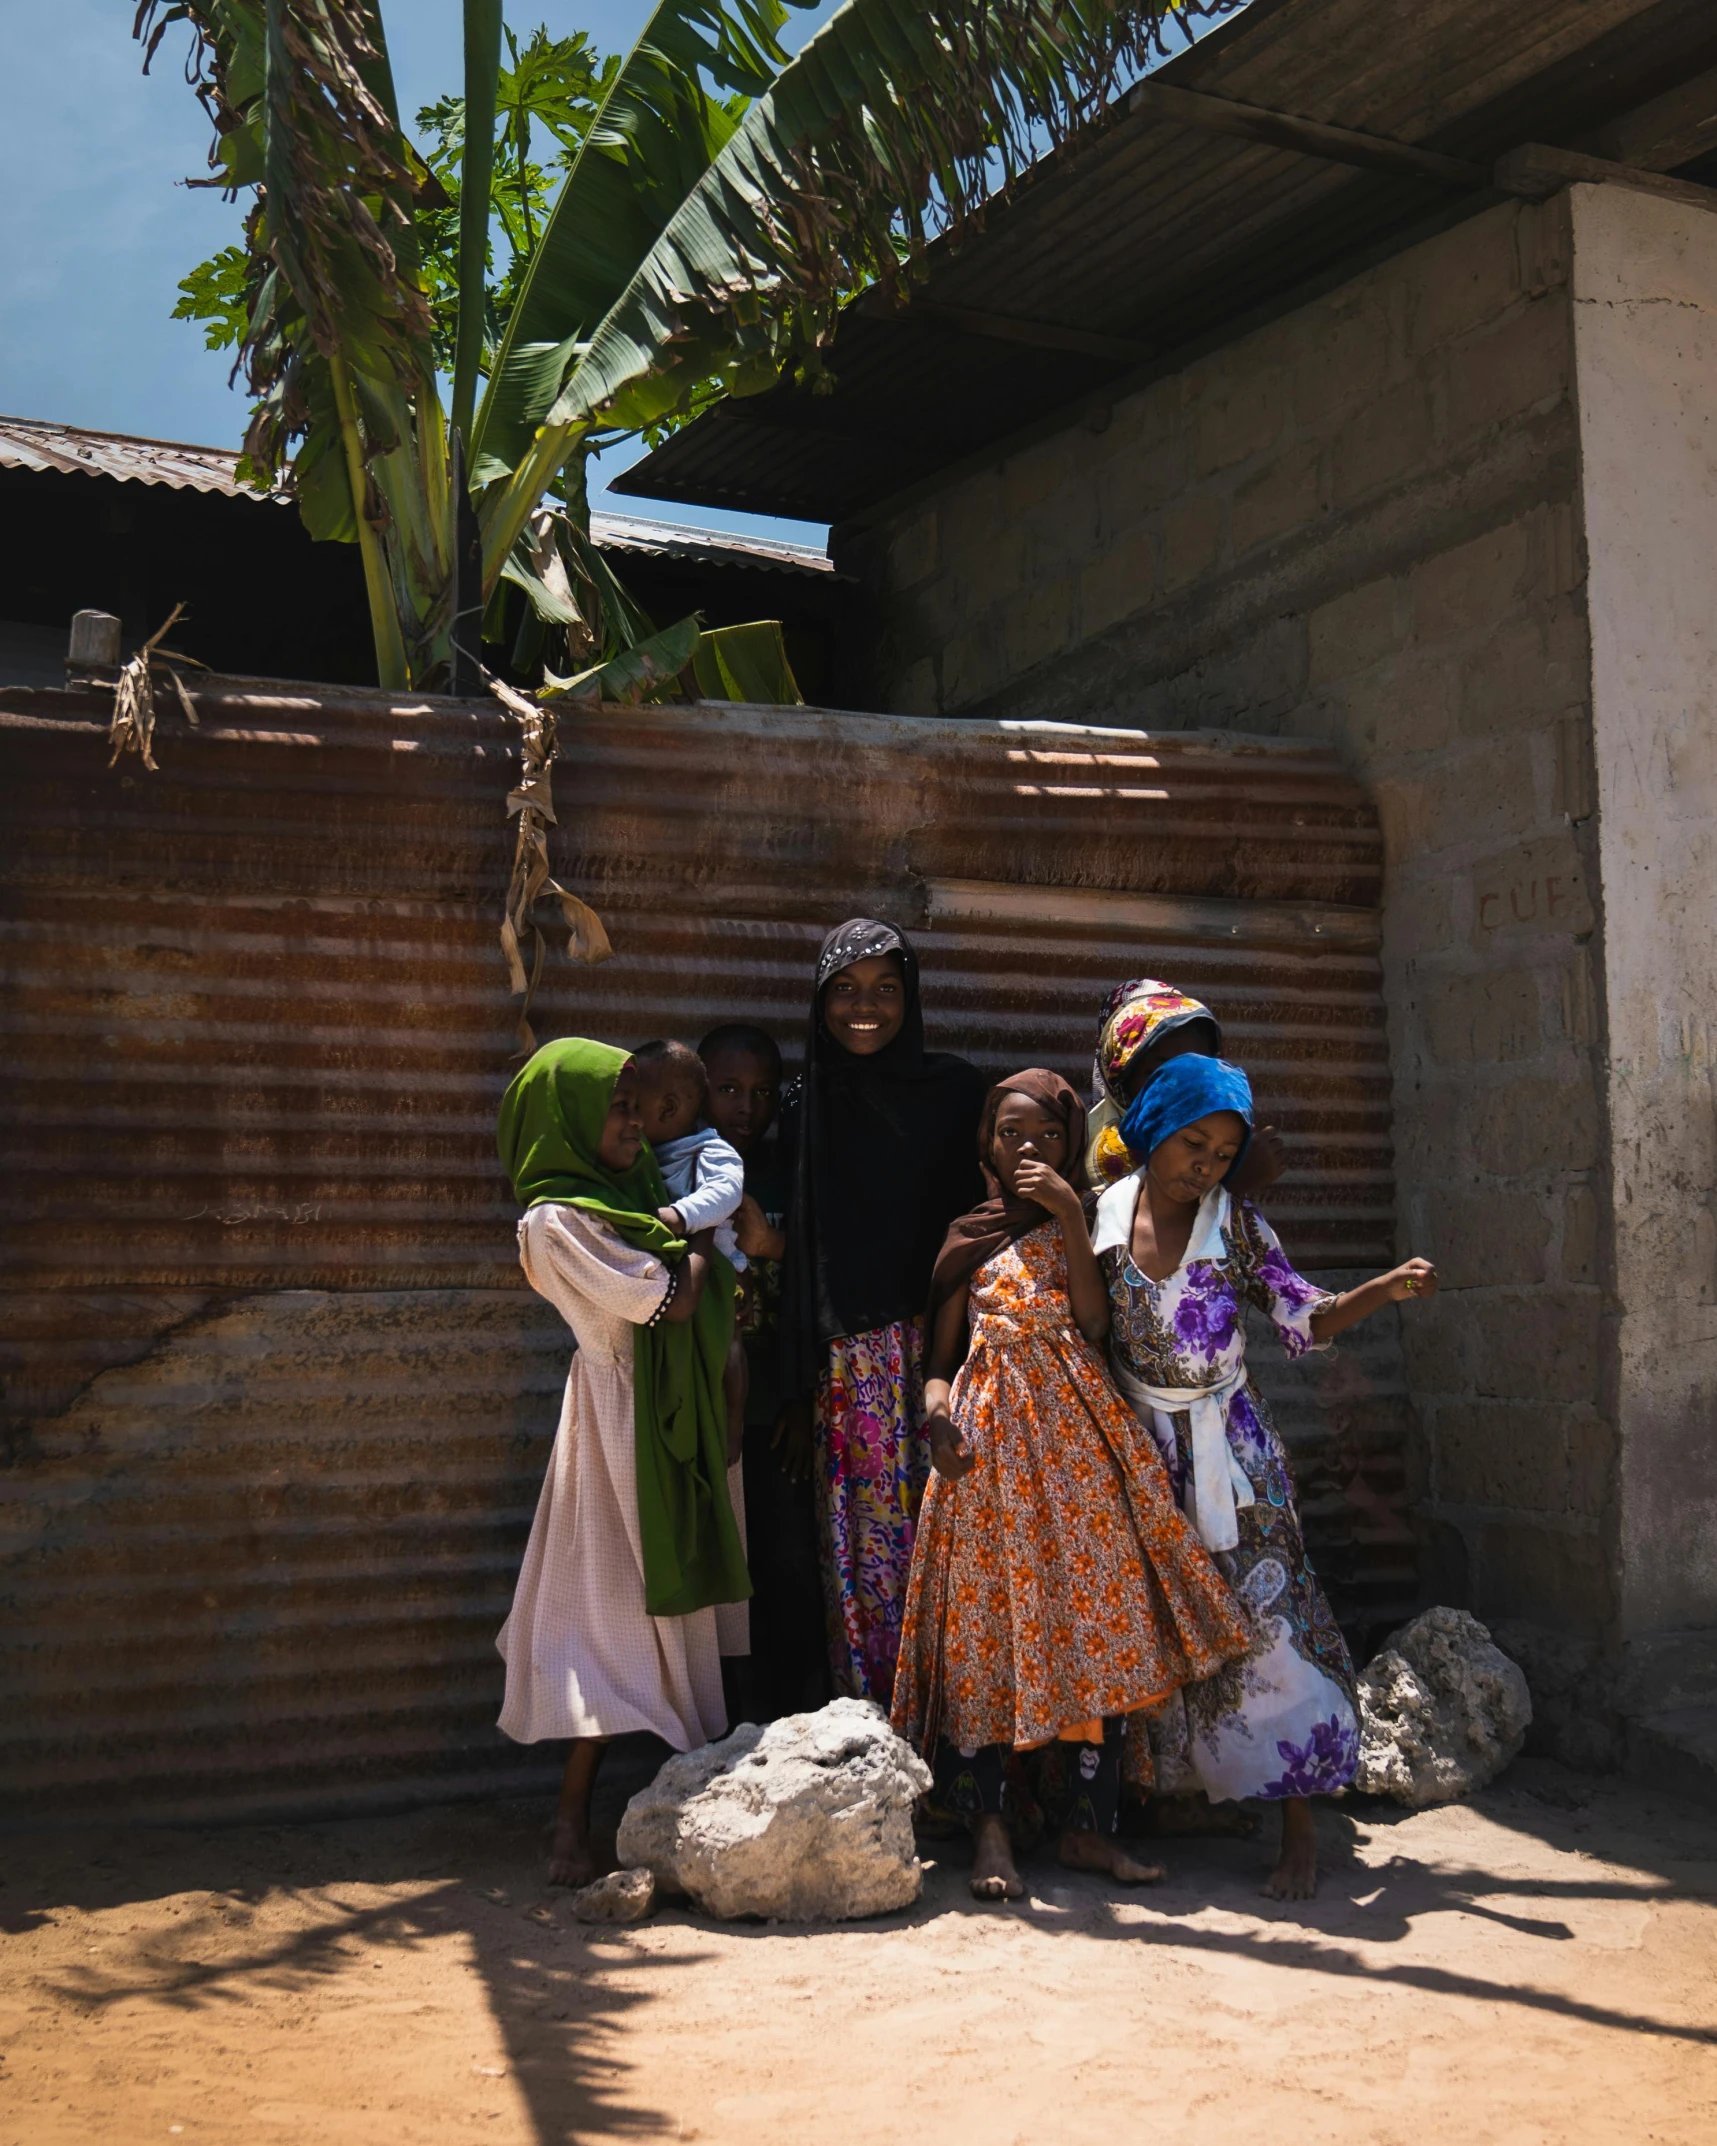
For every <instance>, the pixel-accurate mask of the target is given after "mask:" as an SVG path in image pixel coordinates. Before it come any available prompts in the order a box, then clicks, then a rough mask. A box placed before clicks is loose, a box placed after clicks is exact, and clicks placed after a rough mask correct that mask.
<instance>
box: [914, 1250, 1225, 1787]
mask: <svg viewBox="0 0 1717 2146" xmlns="http://www.w3.org/2000/svg"><path fill="white" fill-rule="evenodd" d="M968 1312H969V1318H970V1325H971V1345H970V1349H969V1351H968V1354H967V1357H966V1361H965V1364H964V1366H963V1367H962V1369H961V1371H960V1375H959V1377H958V1378H957V1379H956V1380H955V1382H954V1391H953V1401H952V1412H953V1416H954V1421H955V1422H956V1423H957V1424H958V1426H959V1428H960V1431H961V1434H962V1436H963V1437H964V1438H965V1441H966V1443H967V1445H968V1446H969V1447H971V1449H972V1450H973V1451H974V1452H975V1454H976V1455H977V1462H978V1464H977V1466H976V1467H975V1468H974V1469H973V1470H972V1471H971V1473H970V1474H968V1475H965V1476H962V1477H961V1478H960V1479H959V1480H958V1481H950V1480H947V1479H945V1478H944V1477H942V1476H935V1475H933V1476H932V1477H931V1479H930V1487H929V1490H928V1491H927V1493H926V1495H925V1499H924V1510H923V1513H922V1516H921V1518H920V1521H919V1529H918V1546H917V1550H916V1552H915V1554H914V1557H913V1563H912V1589H911V1594H910V1597H909V1600H908V1606H907V1612H906V1629H905V1635H904V1638H903V1640H902V1643H901V1650H900V1669H899V1674H898V1676H897V1679H896V1682H895V1691H894V1725H895V1727H896V1728H897V1729H898V1730H899V1731H900V1733H901V1734H902V1735H903V1736H906V1737H908V1738H909V1739H910V1740H911V1741H912V1742H914V1743H915V1744H917V1745H918V1747H919V1748H920V1749H921V1750H922V1751H923V1752H924V1753H925V1755H926V1756H927V1757H931V1756H932V1755H933V1753H934V1750H935V1747H936V1743H937V1739H938V1737H945V1738H946V1739H947V1740H948V1741H949V1742H950V1743H952V1744H953V1745H954V1746H955V1747H956V1748H957V1749H959V1750H961V1751H972V1750H974V1749H976V1748H978V1747H980V1746H983V1745H988V1744H1001V1745H1004V1746H1011V1747H1012V1748H1014V1749H1016V1750H1029V1749H1032V1748H1034V1747H1036V1746H1039V1745H1042V1744H1046V1743H1049V1742H1051V1741H1052V1740H1054V1739H1056V1738H1057V1737H1062V1736H1066V1735H1070V1734H1074V1733H1084V1734H1088V1735H1091V1736H1092V1737H1093V1738H1100V1737H1101V1734H1102V1731H1101V1728H1100V1727H1098V1726H1097V1724H1099V1723H1100V1722H1101V1721H1102V1719H1103V1717H1104V1716H1106V1715H1107V1716H1113V1715H1116V1714H1125V1713H1131V1712H1134V1711H1135V1710H1137V1709H1139V1708H1142V1707H1147V1706H1151V1705H1154V1704H1157V1703H1159V1702H1160V1701H1162V1700H1163V1699H1165V1698H1167V1697H1168V1696H1169V1695H1170V1694H1171V1693H1172V1692H1174V1691H1176V1690H1178V1688H1179V1687H1180V1686H1181V1685H1183V1684H1185V1683H1188V1682H1190V1681H1192V1680H1194V1679H1197V1678H1205V1677H1209V1676H1211V1675H1213V1674H1214V1673H1215V1672H1216V1671H1217V1670H1219V1669H1220V1668H1221V1666H1222V1665H1223V1663H1224V1662H1226V1661H1232V1660H1235V1659H1237V1658H1238V1657H1239V1656H1240V1655H1241V1654H1243V1653H1244V1652H1245V1651H1246V1650H1247V1648H1248V1647H1249V1646H1250V1644H1251V1642H1252V1632H1251V1628H1250V1625H1249V1623H1248V1621H1247V1620H1246V1619H1245V1617H1244V1616H1243V1615H1242V1614H1241V1613H1240V1612H1239V1610H1238V1609H1237V1607H1236V1605H1235V1603H1234V1601H1233V1599H1232V1597H1231V1596H1230V1594H1229V1592H1228V1589H1227V1588H1226V1586H1225V1585H1224V1584H1223V1582H1222V1579H1221V1577H1220V1576H1219V1574H1218V1572H1217V1570H1216V1567H1215V1565H1214V1564H1213V1563H1212V1561H1211V1559H1210V1558H1209V1557H1208V1556H1207V1555H1206V1553H1205V1551H1204V1549H1203V1547H1202V1546H1201V1545H1200V1544H1199V1542H1198V1541H1197V1540H1196V1538H1195V1537H1194V1535H1193V1533H1192V1531H1191V1529H1190V1528H1189V1527H1188V1526H1187V1524H1186V1522H1185V1521H1184V1520H1183V1519H1182V1517H1181V1515H1180V1513H1179V1512H1178V1511H1177V1510H1176V1507H1175V1503H1174V1499H1173V1495H1172V1493H1171V1491H1170V1488H1169V1480H1168V1476H1167V1473H1166V1471H1165V1469H1164V1467H1163V1465H1162V1462H1161V1460H1160V1459H1159V1458H1158V1456H1157V1451H1156V1448H1155V1446H1154V1445H1153V1443H1152V1442H1151V1439H1150V1437H1149V1435H1148V1434H1147V1432H1146V1431H1145V1430H1144V1428H1143V1427H1142V1426H1141V1425H1140V1424H1139V1422H1138V1421H1137V1420H1136V1418H1135V1417H1134V1416H1133V1415H1132V1413H1131V1411H1130V1410H1129V1409H1128V1408H1127V1406H1126V1404H1125V1403H1124V1402H1123V1401H1122V1400H1121V1399H1120V1397H1119V1396H1118V1395H1117V1394H1116V1392H1115V1390H1114V1388H1113V1386H1111V1384H1110V1383H1109V1379H1108V1375H1107V1373H1106V1371H1105V1368H1104V1364H1103V1358H1102V1355H1101V1354H1100V1352H1099V1351H1098V1350H1097V1349H1096V1348H1094V1347H1093V1346H1092V1345H1091V1343H1090V1342H1088V1341H1087V1340H1086V1339H1085V1338H1084V1336H1083V1335H1082V1334H1081V1333H1080V1332H1079V1330H1078V1328H1077V1327H1076V1326H1075V1325H1074V1323H1073V1313H1072V1307H1071V1305H1070V1304H1069V1302H1068V1298H1067V1265H1066V1254H1065V1251H1064V1248H1063V1245H1062V1237H1061V1225H1060V1224H1059V1223H1058V1222H1047V1223H1044V1224H1043V1225H1041V1226H1040V1227H1039V1228H1037V1229H1035V1230H1031V1231H1029V1232H1028V1233H1027V1234H1026V1235H1025V1236H1023V1237H1020V1238H1018V1239H1017V1240H1016V1241H1015V1242H1014V1243H1013V1244H1011V1245H1008V1246H1006V1247H1005V1248H1004V1249H1003V1250H1002V1251H1000V1252H998V1253H996V1254H995V1255H994V1257H992V1258H991V1259H989V1260H988V1261H987V1262H986V1263H985V1264H984V1265H983V1266H981V1267H979V1268H978V1269H977V1271H976V1272H975V1273H974V1275H973V1276H972V1278H971V1283H970V1295H969V1298H968ZM1142 1748H1143V1747H1141V1749H1142Z"/></svg>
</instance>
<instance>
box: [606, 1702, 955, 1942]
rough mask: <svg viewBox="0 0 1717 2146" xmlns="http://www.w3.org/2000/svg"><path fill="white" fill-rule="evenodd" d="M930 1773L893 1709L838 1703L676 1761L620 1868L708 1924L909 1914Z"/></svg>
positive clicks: (642, 1810) (632, 1828)
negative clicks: (686, 1902)
mask: <svg viewBox="0 0 1717 2146" xmlns="http://www.w3.org/2000/svg"><path fill="white" fill-rule="evenodd" d="M929 1786H930V1769H929V1768H928V1767H927V1766H926V1765H925V1764H924V1762H923V1760H922V1759H921V1758H919V1756H918V1755H917V1753H916V1752H915V1751H914V1750H913V1749H912V1747H911V1745H910V1744H908V1743H906V1742H904V1741H903V1740H902V1739H901V1738H900V1737H898V1736H896V1735H895V1733H894V1731H893V1730H892V1729H891V1728H890V1727H889V1725H888V1721H887V1718H886V1717H885V1716H884V1714H883V1712H882V1709H881V1708H880V1707H878V1706H873V1705H872V1704H871V1703H870V1702H869V1701H868V1700H863V1699H836V1700H835V1701H833V1703H832V1704H830V1705H828V1706H825V1707H823V1708H821V1709H820V1710H819V1711H818V1712H817V1713H815V1714H789V1715H787V1716H786V1717H785V1718H784V1719H783V1720H780V1721H772V1722H771V1723H770V1724H769V1726H768V1727H767V1728H762V1729H760V1728H758V1727H757V1726H756V1725H755V1724H754V1723H749V1722H748V1723H746V1724H745V1725H744V1726H743V1727H741V1728H738V1729H735V1730H734V1732H733V1734H732V1735H731V1736H727V1737H724V1738H723V1739H722V1741H721V1742H720V1743H716V1744H706V1745H705V1746H704V1747H703V1748H702V1750H699V1751H687V1752H684V1753H682V1754H681V1755H680V1756H679V1757H677V1758H671V1759H669V1761H668V1762H667V1764H666V1765H665V1766H664V1767H663V1768H662V1770H661V1772H660V1773H659V1774H657V1776H656V1778H655V1780H654V1781H652V1782H651V1784H650V1786H649V1787H648V1788H646V1789H644V1790H642V1791H641V1792H640V1793H639V1794H638V1795H636V1796H634V1797H633V1798H632V1801H631V1802H630V1803H629V1804H628V1805H627V1806H626V1815H625V1817H624V1818H623V1819H622V1820H621V1822H620V1838H619V1849H620V1860H621V1862H623V1863H626V1864H631V1865H634V1866H637V1867H641V1868H644V1869H648V1870H650V1871H652V1872H654V1874H655V1878H656V1882H657V1884H658V1885H660V1886H662V1887H664V1888H666V1889H667V1890H669V1891H672V1892H681V1893H689V1894H690V1895H691V1897H692V1899H693V1900H694V1901H695V1902H696V1903H697V1905H698V1906H699V1907H700V1908H702V1909H704V1910H705V1911H706V1912H707V1913H708V1914H711V1915H719V1916H722V1917H724V1918H731V1917H735V1916H742V1915H759V1916H766V1917H769V1918H770V1919H780V1920H782V1921H787V1922H811V1921H816V1920H822V1919H824V1918H827V1919H830V1920H836V1921H846V1920H849V1919H850V1918H852V1917H853V1916H857V1915H883V1914H886V1913H888V1911H889V1910H890V1909H893V1908H903V1907H909V1906H910V1905H911V1904H912V1902H913V1901H914V1900H916V1899H917V1898H918V1895H919V1892H920V1889H921V1888H922V1886H923V1882H924V1874H923V1871H922V1868H921V1867H920V1864H919V1861H918V1856H917V1852H916V1850H915V1848H914V1845H913V1839H912V1806H913V1803H914V1802H915V1801H916V1799H917V1798H918V1797H919V1796H921V1795H922V1794H923V1793H924V1791H925V1790H926V1789H927V1788H928V1787H929Z"/></svg>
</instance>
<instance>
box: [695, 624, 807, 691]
mask: <svg viewBox="0 0 1717 2146" xmlns="http://www.w3.org/2000/svg"><path fill="white" fill-rule="evenodd" d="M692 675H693V676H694V677H695V678H696V680H697V685H698V692H699V693H700V694H701V695H702V697H703V698H704V699H705V700H749V701H755V702H757V703H759V704H760V705H761V706H763V707H767V708H797V707H802V706H803V705H804V699H805V696H804V695H803V694H802V693H801V692H800V691H799V681H798V679H797V678H795V677H794V676H793V666H792V665H791V664H790V663H789V662H788V661H787V644H786V642H785V641H783V640H782V638H781V621H780V620H779V619H773V618H764V619H756V620H753V621H752V623H751V624H749V625H746V626H715V627H712V628H710V629H709V630H708V631H707V632H705V633H703V634H700V635H699V637H698V645H697V646H696V648H694V649H693V650H692Z"/></svg>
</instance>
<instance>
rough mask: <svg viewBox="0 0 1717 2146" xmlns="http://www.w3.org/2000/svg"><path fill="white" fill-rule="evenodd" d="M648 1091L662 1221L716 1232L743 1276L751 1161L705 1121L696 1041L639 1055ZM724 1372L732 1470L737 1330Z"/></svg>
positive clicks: (739, 1428)
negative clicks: (742, 1219) (740, 1230)
mask: <svg viewBox="0 0 1717 2146" xmlns="http://www.w3.org/2000/svg"><path fill="white" fill-rule="evenodd" d="M632 1063H633V1065H634V1066H635V1067H636V1068H637V1070H638V1074H639V1076H640V1079H641V1080H642V1083H643V1086H644V1137H645V1138H646V1139H647V1140H648V1141H649V1143H650V1146H651V1148H652V1149H653V1150H654V1152H655V1157H656V1161H657V1163H658V1164H659V1166H660V1168H661V1172H662V1180H663V1182H664V1184H666V1186H667V1188H668V1198H669V1200H670V1201H671V1202H672V1203H673V1204H672V1205H671V1206H668V1207H664V1208H662V1209H661V1210H660V1213H659V1219H660V1220H661V1221H662V1222H664V1223H666V1225H667V1226H668V1228H669V1229H671V1230H672V1231H673V1232H674V1234H675V1235H676V1236H678V1237H690V1236H692V1235H693V1234H694V1232H696V1231H698V1230H704V1229H711V1228H713V1230H714V1232H715V1249H716V1250H717V1251H718V1252H719V1253H720V1254H721V1256H722V1257H723V1259H725V1260H726V1261H727V1262H728V1264H729V1265H730V1266H731V1267H732V1268H733V1270H734V1272H735V1274H737V1275H739V1276H741V1277H742V1280H741V1284H740V1287H741V1291H742V1292H743V1290H744V1288H745V1287H746V1284H745V1282H744V1280H743V1276H744V1274H745V1268H746V1259H745V1254H744V1253H743V1252H742V1251H741V1250H740V1249H739V1245H738V1243H737V1241H736V1239H735V1237H734V1231H733V1218H734V1216H735V1215H736V1214H737V1213H738V1211H739V1203H740V1201H741V1200H743V1199H744V1197H745V1164H744V1162H743V1161H742V1160H741V1158H740V1156H739V1153H738V1151H737V1150H736V1149H735V1148H733V1147H731V1146H730V1145H729V1144H728V1142H727V1141H725V1140H724V1139H723V1138H722V1137H721V1135H720V1133H718V1132H717V1131H716V1130H715V1128H714V1127H713V1126H711V1125H705V1124H702V1123H701V1122H700V1121H701V1120H702V1119H703V1118H704V1117H705V1116H707V1114H708V1106H709V1075H708V1073H706V1072H705V1070H704V1063H703V1060H702V1059H701V1058H700V1057H699V1056H698V1054H697V1053H696V1051H694V1050H693V1049H692V1048H691V1046H690V1045H689V1044H685V1043H673V1042H661V1043H646V1044H645V1045H643V1047H642V1048H641V1049H640V1050H638V1051H637V1052H636V1053H634V1055H633V1059H632ZM739 1323H740V1322H737V1321H736V1322H735V1331H734V1337H733V1343H732V1346H731V1347H730V1348H729V1350H728V1353H727V1367H726V1369H725V1371H724V1372H723V1374H722V1399H723V1401H724V1403H725V1406H726V1410H727V1458H728V1464H729V1466H730V1467H731V1466H732V1465H734V1464H735V1463H736V1462H737V1461H738V1459H739V1455H740V1449H741V1446H742V1444H743V1441H744V1436H745V1393H746V1382H747V1375H748V1374H747V1369H746V1362H745V1348H744V1344H743V1343H742V1341H741V1340H740V1337H739V1332H738V1326H739Z"/></svg>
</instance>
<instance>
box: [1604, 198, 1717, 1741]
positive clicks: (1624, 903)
mask: <svg viewBox="0 0 1717 2146" xmlns="http://www.w3.org/2000/svg"><path fill="white" fill-rule="evenodd" d="M1572 211H1573V228H1574V297H1575V306H1574V324H1575V326H1574V333H1575V357H1576V374H1577V380H1578V389H1579V405H1580V428H1581V446H1582V457H1581V460H1582V470H1583V487H1582V488H1583V493H1584V499H1585V515H1586V528H1587V532H1588V541H1589V545H1590V552H1591V580H1590V590H1589V602H1590V612H1591V622H1592V681H1593V726H1594V742H1595V765H1596V772H1597V782H1598V803H1599V810H1598V831H1599V844H1598V852H1599V854H1598V864H1599V872H1600V876H1601V882H1602V891H1603V912H1604V934H1605V959H1604V972H1605V987H1606V988H1605V1023H1606V1028H1607V1031H1608V1037H1609V1064H1608V1095H1607V1110H1608V1116H1609V1122H1610V1139H1611V1151H1612V1157H1613V1171H1614V1187H1615V1189H1614V1199H1615V1210H1616V1219H1617V1227H1616V1232H1615V1248H1614V1271H1613V1289H1614V1300H1615V1334H1614V1353H1615V1365H1614V1379H1615V1404H1614V1405H1615V1412H1616V1419H1617V1423H1618V1425H1619V1427H1620V1432H1621V1443H1620V1451H1621V1467H1620V1475H1619V1481H1618V1495H1617V1525H1618V1530H1619V1542H1618V1548H1619V1553H1620V1554H1619V1560H1618V1573H1619V1583H1620V1593H1621V1599H1620V1604H1619V1620H1620V1629H1621V1636H1622V1638H1623V1640H1624V1641H1625V1642H1626V1643H1627V1645H1628V1650H1629V1654H1630V1656H1631V1655H1635V1654H1637V1653H1638V1652H1639V1650H1640V1649H1641V1647H1642V1646H1643V1648H1644V1650H1645V1652H1646V1654H1647V1655H1648V1656H1652V1655H1655V1656H1657V1657H1659V1659H1658V1660H1656V1661H1653V1660H1650V1659H1648V1660H1644V1661H1634V1662H1632V1663H1631V1664H1630V1667H1631V1670H1632V1672H1633V1677H1634V1681H1635V1682H1637V1683H1639V1684H1640V1685H1642V1687H1644V1688H1646V1689H1647V1690H1648V1691H1650V1693H1651V1695H1652V1696H1653V1697H1654V1698H1655V1699H1657V1700H1658V1701H1659V1702H1661V1703H1673V1702H1674V1701H1675V1699H1676V1698H1677V1697H1679V1696H1680V1695H1681V1694H1680V1693H1679V1691H1678V1689H1677V1687H1678V1686H1679V1685H1680V1684H1681V1683H1682V1682H1683V1679H1684V1677H1685V1675H1686V1672H1687V1670H1688V1668H1689V1667H1690V1666H1691V1665H1690V1664H1688V1663H1687V1662H1686V1661H1684V1660H1683V1661H1677V1660H1675V1659H1674V1657H1675V1656H1677V1655H1682V1656H1685V1655H1686V1654H1687V1653H1688V1652H1689V1641H1688V1637H1687V1635H1696V1634H1704V1635H1705V1637H1704V1639H1703V1640H1700V1641H1695V1642H1693V1647H1694V1649H1695V1651H1701V1652H1702V1651H1704V1649H1705V1647H1707V1646H1709V1647H1710V1648H1711V1649H1712V1651H1713V1652H1714V1653H1717V1637H1714V1636H1713V1635H1712V1634H1711V1628H1712V1627H1717V1439H1714V1438H1713V1436H1712V1425H1713V1419H1714V1416H1717V1212H1714V1209H1717V1084H1714V1069H1713V1063H1712V1052H1713V1020H1714V1018H1717V930H1714V925H1717V918H1714V916H1713V899H1712V898H1713V894H1714V893H1717V829H1714V824H1713V822H1714V814H1717V627H1714V625H1713V605H1712V593H1713V592H1712V577H1713V570H1714V566H1717V216H1714V215H1712V214H1711V213H1710V212H1709V211H1707V210H1702V209H1697V208H1689V207H1686V206H1684V205H1682V204H1681V203H1679V202H1667V201H1659V200H1655V199H1653V198H1651V197H1650V196H1647V195H1642V194H1635V193H1624V192H1621V191H1619V190H1617V189H1615V188H1612V187H1595V186H1582V187H1578V188H1576V189H1575V190H1574V192H1573V196H1572Z"/></svg>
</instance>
